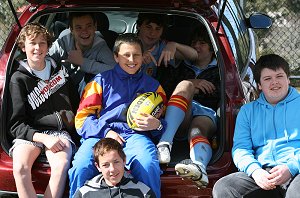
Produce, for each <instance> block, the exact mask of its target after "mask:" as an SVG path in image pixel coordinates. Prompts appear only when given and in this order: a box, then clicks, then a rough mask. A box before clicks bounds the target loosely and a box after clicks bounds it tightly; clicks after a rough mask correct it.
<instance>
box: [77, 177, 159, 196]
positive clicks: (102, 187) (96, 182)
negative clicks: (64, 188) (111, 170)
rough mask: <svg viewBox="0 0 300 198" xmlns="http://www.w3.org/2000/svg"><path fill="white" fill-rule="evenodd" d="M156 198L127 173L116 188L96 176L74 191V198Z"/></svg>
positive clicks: (147, 188) (149, 190) (148, 189)
mask: <svg viewBox="0 0 300 198" xmlns="http://www.w3.org/2000/svg"><path fill="white" fill-rule="evenodd" d="M95 197H103V198H156V196H155V194H154V192H153V191H152V190H151V189H150V188H149V187H148V186H146V185H145V184H144V183H142V182H137V181H135V180H134V179H133V178H132V177H131V176H130V175H129V174H128V173H127V172H125V173H124V176H123V178H122V179H121V181H120V183H119V184H118V185H117V186H108V185H107V184H106V182H105V180H104V178H103V176H102V175H101V174H100V175H97V176H96V177H94V178H93V179H91V180H89V181H87V182H86V183H85V184H84V186H83V187H81V188H80V189H79V190H77V191H76V193H75V195H74V198H95Z"/></svg>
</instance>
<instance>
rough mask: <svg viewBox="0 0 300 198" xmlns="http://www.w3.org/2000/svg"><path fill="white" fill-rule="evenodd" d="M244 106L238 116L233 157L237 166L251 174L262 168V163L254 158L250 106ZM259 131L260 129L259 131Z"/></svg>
mask: <svg viewBox="0 0 300 198" xmlns="http://www.w3.org/2000/svg"><path fill="white" fill-rule="evenodd" d="M247 107H248V109H246V108H245V106H243V107H242V108H241V110H240V112H239V114H238V116H237V120H236V125H235V131H234V138H233V148H232V157H233V161H234V163H235V165H236V167H237V168H238V169H239V170H240V171H242V172H245V173H247V175H249V176H251V175H252V173H253V172H254V171H255V170H256V169H261V168H262V167H261V164H260V163H259V162H258V161H257V160H256V159H255V158H254V150H253V148H252V147H253V144H252V140H251V129H250V120H249V114H248V113H249V111H250V110H249V107H250V108H251V107H252V106H247ZM257 133H259V131H257Z"/></svg>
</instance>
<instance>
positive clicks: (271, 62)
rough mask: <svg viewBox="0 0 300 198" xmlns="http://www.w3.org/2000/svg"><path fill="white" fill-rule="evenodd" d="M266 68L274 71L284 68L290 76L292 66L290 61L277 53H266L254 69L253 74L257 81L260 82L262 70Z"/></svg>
mask: <svg viewBox="0 0 300 198" xmlns="http://www.w3.org/2000/svg"><path fill="white" fill-rule="evenodd" d="M264 68H268V69H271V70H274V71H276V70H278V69H280V68H282V69H283V71H284V72H285V73H286V75H287V77H289V76H290V66H289V64H288V62H287V61H286V60H285V59H284V58H282V57H281V56H279V55H277V54H268V55H264V56H261V57H260V58H259V59H258V61H257V62H256V64H255V66H254V69H253V76H254V79H255V81H256V82H257V83H260V76H261V71H262V70H263V69H264Z"/></svg>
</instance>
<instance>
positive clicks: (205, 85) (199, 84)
mask: <svg viewBox="0 0 300 198" xmlns="http://www.w3.org/2000/svg"><path fill="white" fill-rule="evenodd" d="M190 81H191V82H192V83H193V84H194V86H195V88H196V91H197V90H198V91H199V90H201V91H202V92H203V93H204V94H211V93H213V92H214V91H215V90H216V87H215V86H214V84H212V83H211V82H209V81H207V80H205V79H191V80H190Z"/></svg>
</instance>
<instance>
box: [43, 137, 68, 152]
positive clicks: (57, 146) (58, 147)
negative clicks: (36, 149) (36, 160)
mask: <svg viewBox="0 0 300 198" xmlns="http://www.w3.org/2000/svg"><path fill="white" fill-rule="evenodd" d="M65 141H67V140H66V139H63V138H62V139H60V138H59V137H54V136H51V135H47V138H45V139H44V141H43V144H44V145H45V146H46V148H47V149H49V150H51V151H52V152H53V153H56V152H59V151H62V150H63V149H64V148H65V147H66V143H65Z"/></svg>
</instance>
